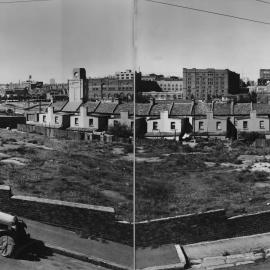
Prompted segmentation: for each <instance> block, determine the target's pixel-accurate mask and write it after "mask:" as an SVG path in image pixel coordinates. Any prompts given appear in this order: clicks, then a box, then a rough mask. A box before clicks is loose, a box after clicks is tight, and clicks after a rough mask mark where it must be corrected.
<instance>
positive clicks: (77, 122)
mask: <svg viewBox="0 0 270 270" xmlns="http://www.w3.org/2000/svg"><path fill="white" fill-rule="evenodd" d="M78 125H79V118H78V117H76V118H75V126H78Z"/></svg>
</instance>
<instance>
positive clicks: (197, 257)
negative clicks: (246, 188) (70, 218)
mask: <svg viewBox="0 0 270 270" xmlns="http://www.w3.org/2000/svg"><path fill="white" fill-rule="evenodd" d="M23 220H24V221H25V222H26V224H27V232H28V233H30V235H31V238H32V239H35V240H40V241H42V242H43V243H44V244H45V246H46V247H48V248H50V249H51V250H52V251H53V252H55V253H60V254H62V255H65V256H69V257H73V258H76V259H79V260H83V261H86V262H89V263H92V264H95V265H100V266H103V267H106V268H109V269H115V270H131V269H134V257H133V255H134V251H133V248H132V247H130V246H127V245H123V244H119V243H115V242H112V241H104V240H99V239H89V238H88V239H85V238H81V237H80V236H79V235H77V234H76V233H75V232H72V231H69V230H66V229H63V228H60V227H55V226H51V225H47V224H44V223H40V222H37V221H32V220H28V219H23ZM268 258H270V233H264V234H257V235H251V236H243V237H236V238H229V239H222V240H217V241H211V242H200V243H195V244H190V245H183V246H180V245H174V244H169V245H162V246H158V247H147V248H137V249H136V269H144V270H176V269H203V270H213V269H225V268H229V267H234V266H238V265H246V264H252V263H256V262H258V261H264V260H266V259H268ZM269 260H270V259H269Z"/></svg>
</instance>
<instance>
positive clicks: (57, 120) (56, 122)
mask: <svg viewBox="0 0 270 270" xmlns="http://www.w3.org/2000/svg"><path fill="white" fill-rule="evenodd" d="M54 121H55V124H59V117H58V116H55V119H54Z"/></svg>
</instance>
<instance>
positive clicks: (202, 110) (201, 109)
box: [194, 102, 212, 115]
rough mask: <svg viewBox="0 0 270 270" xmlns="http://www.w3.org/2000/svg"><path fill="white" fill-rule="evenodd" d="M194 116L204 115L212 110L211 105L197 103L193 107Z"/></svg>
mask: <svg viewBox="0 0 270 270" xmlns="http://www.w3.org/2000/svg"><path fill="white" fill-rule="evenodd" d="M194 108H195V112H194V113H195V114H196V115H205V114H206V113H207V112H209V111H211V110H212V103H204V102H198V103H196V105H195V107H194Z"/></svg>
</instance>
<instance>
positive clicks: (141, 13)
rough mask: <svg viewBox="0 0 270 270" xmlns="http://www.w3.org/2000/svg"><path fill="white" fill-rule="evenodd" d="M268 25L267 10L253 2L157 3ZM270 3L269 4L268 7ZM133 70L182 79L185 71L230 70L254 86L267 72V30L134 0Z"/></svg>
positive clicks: (269, 35) (176, 0)
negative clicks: (191, 69) (253, 81)
mask: <svg viewBox="0 0 270 270" xmlns="http://www.w3.org/2000/svg"><path fill="white" fill-rule="evenodd" d="M159 1H162V2H167V3H171V4H177V5H184V6H189V7H193V8H199V9H205V10H210V11H214V12H220V13H226V14H231V15H234V16H239V17H246V18H250V19H254V20H260V21H266V22H269V23H270V16H269V14H270V4H269V5H268V4H265V3H262V2H259V1H256V0H159ZM269 3H270V1H269ZM137 11H138V12H137V19H136V37H137V38H136V66H137V68H140V71H142V72H143V73H152V72H153V73H161V74H165V75H177V76H182V74H183V68H184V67H185V68H208V67H211V68H217V69H225V68H228V69H230V70H233V71H235V72H237V73H239V74H240V75H241V77H249V78H250V79H251V80H257V78H258V77H259V69H260V68H270V25H263V24H257V23H252V22H248V21H242V20H236V19H231V18H225V17H221V16H217V15H211V14H205V13H200V12H196V11H191V10H186V9H182V8H177V7H172V6H165V5H161V4H156V3H152V2H148V1H145V0H138V3H137Z"/></svg>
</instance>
